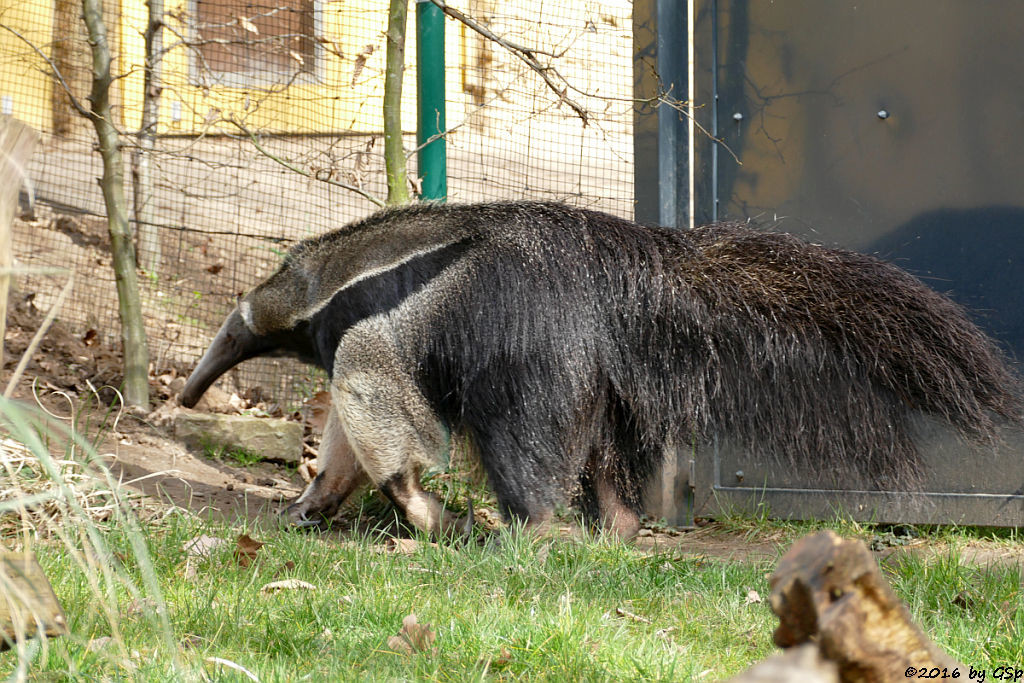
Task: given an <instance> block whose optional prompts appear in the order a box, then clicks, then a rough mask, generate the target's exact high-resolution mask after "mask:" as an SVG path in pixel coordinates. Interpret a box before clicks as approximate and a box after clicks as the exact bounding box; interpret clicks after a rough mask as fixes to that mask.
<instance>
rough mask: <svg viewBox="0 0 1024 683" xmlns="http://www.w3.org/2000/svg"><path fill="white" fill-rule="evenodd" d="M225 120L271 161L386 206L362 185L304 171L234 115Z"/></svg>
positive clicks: (377, 204)
mask: <svg viewBox="0 0 1024 683" xmlns="http://www.w3.org/2000/svg"><path fill="white" fill-rule="evenodd" d="M223 120H224V121H225V122H227V123H230V124H231V125H233V126H235V127H236V128H238V130H240V131H241V132H242V133H243V134H244V135H245V136H246V137H248V138H249V141H250V142H252V145H253V147H255V148H256V150H257V151H258V152H259V153H260V154H262V155H264V156H265V157H267V158H268V159H270V160H271V161H275V162H277V163H278V164H280V165H282V166H284V167H285V168H287V169H288V170H289V171H293V172H294V173H298V174H299V175H302V176H305V177H307V178H310V179H311V180H316V181H319V182H321V183H327V184H328V185H334V186H335V187H340V188H341V189H343V190H348V191H349V192H355V193H356V194H357V195H359V196H360V197H362V198H363V199H365V200H366V201H368V202H370V203H371V204H374V205H375V206H384V205H385V203H384V201H383V200H381V199H379V198H377V197H375V196H373V195H372V194H370V193H369V192H367V191H366V190H364V189H362V188H360V187H356V186H355V185H349V184H348V183H343V182H340V181H337V180H331V179H330V178H323V177H318V176H315V175H313V174H312V173H310V172H309V171H304V170H303V169H301V168H299V167H298V166H296V165H294V164H292V163H291V162H289V161H287V160H285V159H282V158H281V157H279V156H277V155H276V154H274V153H273V152H270V151H269V150H267V149H265V148H264V147H263V146H262V145H261V144H260V141H259V138H257V137H256V134H255V133H253V132H252V131H251V130H249V129H248V128H247V127H246V126H245V124H244V123H242V122H241V121H239V120H238V119H236V118H235V117H234V116H233V115H230V114H229V115H228V116H227V118H224V119H223Z"/></svg>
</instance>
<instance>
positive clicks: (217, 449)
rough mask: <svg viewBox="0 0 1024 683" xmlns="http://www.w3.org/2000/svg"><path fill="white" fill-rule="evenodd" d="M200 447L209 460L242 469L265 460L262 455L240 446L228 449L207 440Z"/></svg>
mask: <svg viewBox="0 0 1024 683" xmlns="http://www.w3.org/2000/svg"><path fill="white" fill-rule="evenodd" d="M200 446H201V447H202V449H203V455H205V456H206V457H207V458H210V459H211V460H219V461H222V462H229V463H232V464H235V465H239V466H241V467H252V466H253V465H256V464H258V463H261V462H263V461H264V460H265V458H264V457H263V456H262V455H261V454H259V453H254V452H252V451H250V450H247V449H245V448H242V447H240V446H235V447H227V446H223V445H220V444H215V443H211V442H209V441H206V440H203V441H202V442H201V443H200Z"/></svg>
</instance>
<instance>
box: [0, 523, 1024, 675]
mask: <svg viewBox="0 0 1024 683" xmlns="http://www.w3.org/2000/svg"><path fill="white" fill-rule="evenodd" d="M242 531H244V532H247V533H249V534H250V535H252V536H253V537H254V538H257V539H258V540H261V541H264V542H266V544H267V545H266V546H264V547H263V548H262V549H260V551H259V553H258V555H259V559H258V561H257V562H256V564H254V565H253V566H250V567H241V566H239V565H238V564H237V562H236V561H235V560H234V557H233V547H234V539H235V538H236V536H237V534H238V533H240V532H242ZM105 533H106V535H107V539H108V543H109V544H110V546H111V547H112V549H113V550H114V553H115V555H118V556H120V555H119V554H120V553H124V554H125V555H127V552H128V539H127V538H125V537H122V536H121V534H120V532H119V531H118V530H117V529H116V528H109V529H106V530H105ZM200 534H207V535H212V536H216V537H218V538H223V539H226V540H227V541H228V543H227V544H226V545H224V546H223V547H221V548H219V549H217V550H216V551H214V552H213V554H212V556H211V557H210V558H208V559H206V560H203V561H200V562H199V563H198V564H197V565H196V568H197V570H198V571H197V572H196V574H195V576H193V577H186V575H185V571H186V570H185V567H186V564H187V557H186V553H185V552H184V550H183V546H184V545H185V543H186V542H187V541H188V540H189V539H191V538H194V537H195V536H198V535H200ZM497 541H498V542H497V543H488V544H485V545H484V546H482V547H481V546H477V545H470V546H465V547H446V546H440V547H438V546H433V545H431V544H429V543H426V542H425V541H423V540H421V542H420V543H419V544H418V546H417V547H416V548H415V550H414V551H413V552H412V553H410V554H399V553H395V552H391V551H389V550H388V549H387V547H386V545H385V544H384V543H383V539H379V538H373V537H364V538H360V539H358V540H343V539H339V538H338V537H336V536H331V535H327V536H321V535H316V534H308V533H301V532H295V531H290V530H284V529H259V528H249V529H241V528H230V527H228V526H224V525H211V524H208V523H201V522H199V521H196V520H195V519H193V518H191V517H185V516H179V517H172V518H171V519H170V520H169V521H168V522H166V523H165V524H164V525H163V526H162V527H161V528H159V529H157V530H154V531H152V532H151V533H150V534H149V538H148V542H149V546H150V553H151V555H152V557H153V558H154V562H155V567H156V574H157V579H158V581H159V584H160V586H161V587H162V590H163V595H164V599H165V600H166V604H167V609H168V612H169V616H170V623H171V627H172V630H173V641H174V642H176V643H178V647H177V648H176V652H171V651H168V648H167V646H166V645H165V644H164V643H165V642H166V641H165V640H164V639H163V638H162V637H161V632H160V628H159V621H158V620H156V619H154V618H151V617H150V616H147V614H146V613H145V612H132V611H131V610H130V609H129V605H130V603H131V597H130V596H129V595H127V594H119V595H117V596H115V597H116V600H117V602H118V604H119V610H120V613H121V615H122V618H121V621H120V629H121V631H122V633H123V636H122V637H123V640H124V642H125V643H126V645H127V648H126V649H127V651H128V654H127V657H125V655H124V653H123V652H120V651H118V650H116V649H114V648H110V650H111V651H110V652H107V650H106V649H100V650H99V651H89V650H88V649H87V647H86V645H87V643H88V641H89V640H90V639H92V638H98V637H101V636H105V635H110V633H109V630H110V629H109V626H107V623H108V621H107V620H106V619H105V618H103V616H102V614H100V613H99V612H98V610H97V608H96V605H95V597H94V593H93V592H91V591H90V589H89V587H88V585H87V582H86V579H85V576H84V575H83V574H82V573H81V572H79V571H78V570H76V569H75V568H73V567H72V566H71V565H70V563H68V562H67V561H66V559H65V557H64V553H63V550H64V548H63V547H62V546H60V545H43V544H41V545H39V546H37V553H38V555H39V556H40V560H41V562H42V563H43V565H44V568H45V570H46V571H47V574H48V575H49V576H50V578H51V581H52V582H53V584H54V587H55V589H56V591H57V594H58V595H59V596H60V598H61V600H62V601H63V604H64V607H65V610H66V611H67V613H68V620H69V622H70V623H71V627H72V629H73V632H74V633H73V635H72V636H71V637H68V638H63V639H59V640H57V641H55V642H54V643H52V644H51V648H50V651H49V653H48V654H47V655H46V656H45V657H42V658H41V659H40V660H39V661H37V662H35V663H34V665H33V666H32V667H31V669H30V671H32V672H45V671H50V672H54V673H59V674H60V675H61V676H70V677H72V678H77V679H79V680H96V679H101V678H111V677H112V678H117V677H130V678H133V679H136V680H161V681H162V680H177V679H186V680H189V679H199V678H201V672H205V673H206V674H207V675H210V676H211V677H212V678H213V679H214V680H247V678H246V677H245V676H244V675H243V674H241V673H237V672H232V671H231V670H230V669H228V668H224V667H223V666H219V665H216V664H214V663H212V662H211V661H209V660H210V658H221V659H225V660H230V661H231V662H235V663H237V664H239V665H241V666H243V667H245V668H246V669H248V670H249V671H251V672H253V673H254V674H256V675H257V676H258V677H259V679H260V680H261V681H299V680H311V681H319V680H444V681H448V680H452V681H463V680H480V679H484V678H496V679H507V680H559V681H560V680H587V681H591V680H595V681H596V680H694V679H700V680H718V679H720V678H723V677H726V676H729V675H732V674H734V673H736V672H738V671H740V670H742V669H743V668H745V667H746V666H748V665H749V664H751V663H753V662H755V661H757V660H759V659H761V658H763V657H765V656H767V655H768V654H770V653H771V652H772V651H773V646H772V644H771V632H772V629H773V628H774V626H775V623H776V622H775V619H774V617H773V616H772V614H771V612H770V609H769V607H768V605H767V596H768V592H769V590H768V586H767V575H768V574H769V573H770V571H771V566H770V565H769V564H767V563H763V562H753V563H742V562H724V561H718V560H710V559H701V558H686V557H682V556H679V555H676V554H647V553H644V552H641V551H639V550H637V549H635V548H633V547H631V546H627V545H622V544H619V543H615V542H608V541H606V540H603V539H583V540H557V541H545V540H543V539H541V540H538V539H536V538H533V537H531V536H529V535H525V534H518V535H517V534H507V533H503V534H501V535H499V536H498V537H497ZM288 562H292V563H294V566H293V567H291V568H288V567H289V565H288V564H287V563H288ZM128 571H129V573H131V571H132V570H131V569H130V568H129V570H128ZM892 571H893V573H892V574H891V576H890V580H891V581H892V583H893V586H894V588H895V589H896V591H897V593H898V594H899V595H900V596H901V597H902V598H903V599H904V600H906V601H907V603H908V605H909V606H910V609H911V611H912V613H913V615H914V618H915V619H916V620H917V621H918V622H919V623H920V624H921V625H922V626H923V627H924V628H925V630H926V632H928V633H929V634H930V635H931V636H932V637H933V638H934V639H935V640H936V641H937V642H938V643H939V644H940V645H941V646H942V647H944V648H945V649H946V650H947V651H949V652H950V653H951V654H953V655H954V656H956V657H958V658H959V659H960V660H961V661H963V662H965V663H972V664H975V665H983V666H989V663H992V666H995V665H997V664H1014V665H1016V666H1018V667H1020V666H1024V653H1022V650H1024V648H1022V646H1021V645H1020V643H1021V642H1022V640H1024V638H1022V636H1024V607H1022V606H1021V604H1020V603H1021V598H1020V587H1021V575H1020V571H1019V570H1017V569H1016V568H1007V567H998V566H997V567H990V568H979V567H971V566H962V565H961V564H960V563H959V562H958V558H957V557H956V555H955V554H953V555H947V556H945V557H940V558H937V559H935V560H931V561H925V560H917V559H915V558H913V557H910V558H907V559H905V560H903V561H901V562H900V563H898V564H896V565H895V567H894V568H893V570H892ZM284 578H297V579H301V580H304V581H307V582H309V583H311V584H313V585H314V586H316V589H315V590H312V591H307V590H292V591H283V592H279V593H273V594H266V593H262V592H261V591H260V588H261V587H262V586H264V585H265V584H267V583H268V582H270V581H274V580H281V579H284ZM751 589H753V590H756V591H757V592H758V593H759V594H760V595H761V596H762V597H763V598H764V601H763V602H760V603H756V602H755V603H753V604H747V601H746V596H747V594H748V591H750V590H751ZM617 608H621V609H622V610H625V612H627V613H628V615H626V616H618V615H616V609H617ZM410 613H415V614H416V615H417V617H418V619H419V621H420V623H429V624H431V625H432V629H433V631H434V633H435V634H436V642H435V646H436V648H437V651H436V653H429V652H428V653H420V654H414V655H411V656H410V655H405V654H399V653H397V652H395V651H392V650H391V649H390V648H389V647H388V645H387V642H388V638H389V637H390V636H393V635H396V634H397V633H398V632H399V629H400V628H401V625H402V619H403V618H404V617H405V616H406V615H408V614H410ZM629 615H636V617H638V618H634V617H631V616H629ZM11 657H12V655H11V654H9V653H8V654H5V655H0V671H3V670H9V669H11V668H12V667H13V663H12V661H13V660H12V659H11ZM175 657H177V658H178V659H177V661H175Z"/></svg>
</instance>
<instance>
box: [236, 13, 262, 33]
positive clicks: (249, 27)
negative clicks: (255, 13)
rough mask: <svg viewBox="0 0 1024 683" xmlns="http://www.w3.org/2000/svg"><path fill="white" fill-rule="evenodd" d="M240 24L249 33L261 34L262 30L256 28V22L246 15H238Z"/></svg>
mask: <svg viewBox="0 0 1024 683" xmlns="http://www.w3.org/2000/svg"><path fill="white" fill-rule="evenodd" d="M238 24H239V25H240V26H241V27H242V28H244V29H245V30H246V31H248V32H249V33H254V34H256V35H259V34H260V30H259V29H258V28H256V24H254V23H252V22H251V21H249V20H248V19H246V18H245V17H241V16H240V17H238Z"/></svg>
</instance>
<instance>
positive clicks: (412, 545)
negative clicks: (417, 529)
mask: <svg viewBox="0 0 1024 683" xmlns="http://www.w3.org/2000/svg"><path fill="white" fill-rule="evenodd" d="M430 546H431V547H433V548H436V547H437V544H436V543H433V542H432V543H430ZM419 547H420V542H419V541H417V540H416V539H414V538H389V539H388V540H387V542H386V543H382V544H380V545H375V546H373V549H374V550H376V551H377V552H380V553H395V554H397V555H412V554H413V553H415V552H416V551H417V550H418V549H419Z"/></svg>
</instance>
